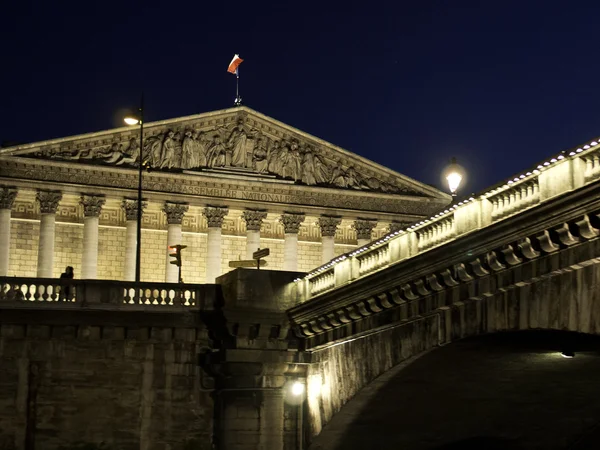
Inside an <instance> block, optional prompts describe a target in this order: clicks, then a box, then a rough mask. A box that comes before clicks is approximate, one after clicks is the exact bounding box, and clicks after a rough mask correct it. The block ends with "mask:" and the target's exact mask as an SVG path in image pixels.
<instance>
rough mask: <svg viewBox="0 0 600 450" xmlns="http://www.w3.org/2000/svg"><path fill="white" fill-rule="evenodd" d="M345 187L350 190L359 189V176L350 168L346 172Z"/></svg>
mask: <svg viewBox="0 0 600 450" xmlns="http://www.w3.org/2000/svg"><path fill="white" fill-rule="evenodd" d="M346 186H347V187H349V188H352V189H360V175H359V174H358V173H356V170H355V169H354V167H352V166H350V167H348V170H346Z"/></svg>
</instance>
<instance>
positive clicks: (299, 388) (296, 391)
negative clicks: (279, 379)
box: [292, 381, 304, 396]
mask: <svg viewBox="0 0 600 450" xmlns="http://www.w3.org/2000/svg"><path fill="white" fill-rule="evenodd" d="M292 394H293V395H295V396H298V395H302V394H304V384H303V383H300V382H299V381H296V382H294V383H293V384H292Z"/></svg>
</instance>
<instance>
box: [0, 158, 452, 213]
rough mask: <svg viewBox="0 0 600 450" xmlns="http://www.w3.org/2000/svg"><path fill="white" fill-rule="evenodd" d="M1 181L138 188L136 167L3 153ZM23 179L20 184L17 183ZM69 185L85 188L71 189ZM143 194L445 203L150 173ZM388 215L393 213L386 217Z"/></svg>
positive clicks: (242, 201) (373, 205)
mask: <svg viewBox="0 0 600 450" xmlns="http://www.w3.org/2000/svg"><path fill="white" fill-rule="evenodd" d="M0 161H1V163H2V164H0V179H2V178H3V179H6V183H7V184H12V185H15V186H19V185H20V186H22V187H30V186H32V183H34V182H39V183H40V184H42V185H44V186H45V187H46V188H54V189H56V188H57V187H60V188H62V189H64V190H67V191H70V190H73V191H80V190H81V189H84V190H86V192H87V191H89V190H90V189H94V188H95V189H98V193H99V194H101V193H105V192H106V191H107V190H113V189H114V190H115V191H116V192H118V191H125V192H131V190H134V189H136V188H137V177H138V174H137V170H135V169H126V168H118V169H116V168H113V167H106V166H88V165H79V164H71V163H68V162H60V161H42V160H36V159H31V158H19V157H14V156H13V157H5V158H3V157H0ZM19 181H21V182H19ZM69 186H71V187H75V186H81V187H77V188H76V189H69ZM143 188H144V196H145V197H148V198H152V196H155V197H157V198H158V199H162V196H164V195H172V194H176V195H181V196H184V197H186V201H188V198H187V197H189V198H192V199H195V201H191V202H190V204H192V205H198V206H200V205H202V204H205V203H206V202H212V203H215V202H217V203H222V204H223V205H229V204H231V203H233V204H238V205H240V207H252V206H253V205H265V204H273V205H274V206H279V207H281V208H282V209H287V210H289V209H290V207H297V208H298V209H299V211H301V212H305V211H309V210H314V209H315V208H316V210H318V211H320V212H321V213H323V214H328V213H329V214H336V213H339V212H340V211H365V212H367V211H368V212H373V213H382V214H384V215H394V216H395V217H398V218H402V217H406V218H408V219H409V220H410V219H414V220H417V219H419V218H420V217H422V216H425V215H428V214H431V213H433V212H434V211H437V210H439V209H440V208H441V207H443V205H444V203H445V201H444V200H443V199H435V198H426V197H418V196H411V195H397V194H383V193H373V192H365V191H353V190H338V189H332V188H322V187H307V186H299V185H294V184H283V183H282V184H279V183H261V182H260V181H250V180H235V179H233V178H223V179H220V178H219V179H218V178H215V177H207V176H202V175H190V174H180V173H165V172H152V173H145V174H144V176H143ZM388 218H389V217H388Z"/></svg>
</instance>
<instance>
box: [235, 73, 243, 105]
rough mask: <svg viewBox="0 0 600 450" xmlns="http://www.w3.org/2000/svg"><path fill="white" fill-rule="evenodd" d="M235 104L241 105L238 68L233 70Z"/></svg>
mask: <svg viewBox="0 0 600 450" xmlns="http://www.w3.org/2000/svg"><path fill="white" fill-rule="evenodd" d="M233 104H234V105H235V106H241V104H242V99H241V98H240V73H239V69H236V70H235V102H234V103H233Z"/></svg>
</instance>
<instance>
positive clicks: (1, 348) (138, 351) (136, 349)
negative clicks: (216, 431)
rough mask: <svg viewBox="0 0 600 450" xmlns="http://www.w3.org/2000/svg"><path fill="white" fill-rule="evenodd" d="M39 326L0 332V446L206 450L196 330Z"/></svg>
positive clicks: (207, 412) (208, 428) (208, 419)
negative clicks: (93, 445) (190, 449)
mask: <svg viewBox="0 0 600 450" xmlns="http://www.w3.org/2000/svg"><path fill="white" fill-rule="evenodd" d="M27 313H28V315H34V316H36V317H37V316H39V314H35V313H34V312H33V311H27ZM42 313H43V312H42ZM61 314H67V313H65V312H63V313H61ZM114 314H115V315H114V316H112V321H115V322H119V321H121V322H122V321H123V320H124V317H122V316H120V317H119V316H118V315H117V314H116V313H114ZM39 319H40V318H39V317H37V320H35V319H33V318H30V319H28V321H29V322H36V323H38V324H37V325H33V324H29V325H17V324H7V323H3V324H1V325H0V448H2V449H18V450H20V449H25V448H33V446H32V444H35V448H36V450H45V449H57V448H67V449H68V448H74V446H75V444H78V443H85V444H95V445H99V444H101V443H105V444H106V446H107V448H111V449H112V448H114V449H120V450H129V449H131V450H134V449H135V450H138V449H170V450H177V449H187V448H194V449H198V450H204V449H209V448H211V447H210V443H211V436H212V420H213V419H212V418H213V404H212V400H211V398H210V395H209V393H208V392H204V391H203V389H202V386H201V378H200V374H199V368H198V363H197V361H198V354H199V353H200V351H201V348H202V347H203V346H205V345H206V338H205V334H204V332H203V331H202V330H199V329H194V328H185V327H144V326H140V327H124V326H117V327H113V326H92V325H90V326H86V325H79V326H77V325H62V326H57V325H54V326H49V325H41V324H39V323H41V322H40V320H39ZM105 319H108V318H105ZM80 320H81V319H78V318H76V317H71V321H72V323H73V324H75V323H77V322H78V321H80ZM125 320H126V319H125ZM108 321H110V320H108Z"/></svg>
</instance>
